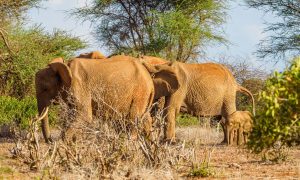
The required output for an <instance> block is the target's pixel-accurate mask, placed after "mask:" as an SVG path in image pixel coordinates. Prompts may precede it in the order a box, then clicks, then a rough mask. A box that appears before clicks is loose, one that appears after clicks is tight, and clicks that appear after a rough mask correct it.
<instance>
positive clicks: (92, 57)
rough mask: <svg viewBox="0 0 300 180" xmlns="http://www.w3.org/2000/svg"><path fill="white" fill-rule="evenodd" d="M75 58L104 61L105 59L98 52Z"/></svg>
mask: <svg viewBox="0 0 300 180" xmlns="http://www.w3.org/2000/svg"><path fill="white" fill-rule="evenodd" d="M77 58H87V59H105V58H106V57H105V56H104V55H103V54H102V53H100V52H99V51H92V52H90V53H84V54H80V55H79V56H77Z"/></svg>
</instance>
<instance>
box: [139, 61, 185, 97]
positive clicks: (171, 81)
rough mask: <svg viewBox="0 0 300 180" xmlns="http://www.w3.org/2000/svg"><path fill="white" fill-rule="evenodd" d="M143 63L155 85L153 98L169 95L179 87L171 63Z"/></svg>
mask: <svg viewBox="0 0 300 180" xmlns="http://www.w3.org/2000/svg"><path fill="white" fill-rule="evenodd" d="M143 64H144V66H145V67H146V69H147V70H148V72H149V73H150V74H151V75H152V79H153V83H154V87H155V99H158V98H160V97H163V96H170V95H171V94H173V93H174V92H176V91H177V90H178V89H179V87H180V83H179V79H178V75H177V73H176V71H175V68H174V67H172V63H165V64H160V65H151V64H147V63H143Z"/></svg>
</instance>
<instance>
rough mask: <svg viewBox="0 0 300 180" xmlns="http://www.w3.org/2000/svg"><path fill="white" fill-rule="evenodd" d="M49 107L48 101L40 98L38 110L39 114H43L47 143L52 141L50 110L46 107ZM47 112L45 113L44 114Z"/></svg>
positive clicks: (43, 127)
mask: <svg viewBox="0 0 300 180" xmlns="http://www.w3.org/2000/svg"><path fill="white" fill-rule="evenodd" d="M47 108H48V105H47V103H42V102H41V100H40V99H39V98H38V111H39V115H40V116H42V117H43V118H42V119H41V120H42V132H43V136H44V139H45V141H46V143H49V142H50V141H51V139H50V129H49V121H48V112H47V111H46V109H47ZM44 112H45V114H44Z"/></svg>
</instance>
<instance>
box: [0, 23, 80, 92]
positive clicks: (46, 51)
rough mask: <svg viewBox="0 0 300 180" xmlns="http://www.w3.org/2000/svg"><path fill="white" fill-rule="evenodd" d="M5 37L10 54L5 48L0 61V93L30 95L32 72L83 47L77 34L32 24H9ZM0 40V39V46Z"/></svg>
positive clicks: (32, 89)
mask: <svg viewBox="0 0 300 180" xmlns="http://www.w3.org/2000/svg"><path fill="white" fill-rule="evenodd" d="M7 31H8V39H9V42H10V46H11V50H12V51H13V52H14V53H13V54H11V53H9V51H8V50H7V49H5V48H3V49H1V50H0V55H1V54H7V56H4V58H3V62H2V63H1V64H0V77H2V78H0V94H1V95H10V96H14V97H25V96H28V95H30V96H32V95H34V75H35V73H36V72H37V71H38V70H39V69H41V68H43V67H45V66H46V65H47V64H48V63H49V61H51V60H52V59H53V58H56V57H63V58H64V59H68V58H70V57H71V56H72V55H73V53H74V52H75V51H76V50H79V49H81V48H83V47H85V44H84V43H83V42H82V41H81V40H80V39H79V38H77V37H72V36H71V35H70V34H67V33H66V32H63V31H59V30H56V31H54V32H53V33H47V32H45V31H44V30H43V29H42V28H41V27H38V26H35V27H31V28H29V29H25V28H23V27H20V26H13V27H11V28H9V29H8V30H7ZM1 46H3V42H2V41H0V47H1Z"/></svg>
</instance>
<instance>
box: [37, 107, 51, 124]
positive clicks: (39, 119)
mask: <svg viewBox="0 0 300 180" xmlns="http://www.w3.org/2000/svg"><path fill="white" fill-rule="evenodd" d="M48 110H49V107H46V108H45V109H43V111H42V114H41V115H40V116H39V117H38V119H37V121H41V120H42V119H44V118H45V117H46V115H47V113H48Z"/></svg>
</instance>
